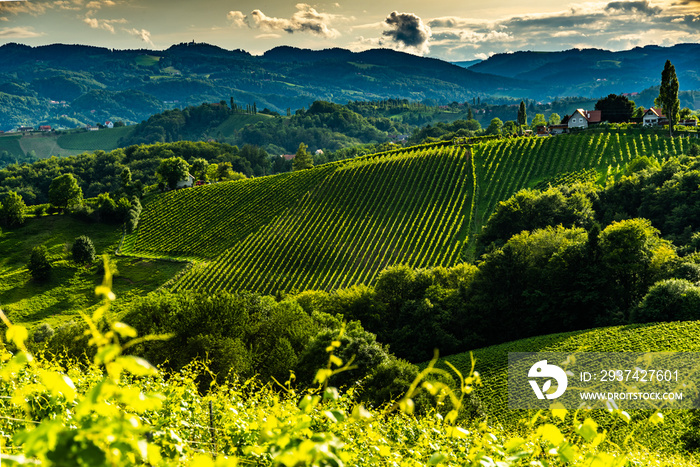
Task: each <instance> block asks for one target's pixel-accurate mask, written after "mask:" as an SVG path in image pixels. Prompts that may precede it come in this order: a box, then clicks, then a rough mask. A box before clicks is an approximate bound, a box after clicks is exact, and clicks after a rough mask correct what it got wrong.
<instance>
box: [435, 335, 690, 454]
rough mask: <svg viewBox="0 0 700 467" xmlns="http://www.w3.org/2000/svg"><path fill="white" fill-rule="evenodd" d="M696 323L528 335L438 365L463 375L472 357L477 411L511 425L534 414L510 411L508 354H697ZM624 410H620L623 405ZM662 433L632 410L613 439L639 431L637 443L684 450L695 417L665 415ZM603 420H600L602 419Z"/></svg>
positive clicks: (679, 413)
mask: <svg viewBox="0 0 700 467" xmlns="http://www.w3.org/2000/svg"><path fill="white" fill-rule="evenodd" d="M698 333H700V321H685V322H670V323H658V324H656V323H655V324H647V325H627V326H615V327H606V328H598V329H592V330H587V331H577V332H570V333H561V334H551V335H546V336H538V337H532V338H529V339H522V340H518V341H514V342H508V343H505V344H499V345H494V346H491V347H486V348H483V349H477V350H474V351H473V352H472V353H470V352H466V353H462V354H457V355H451V356H447V357H444V358H443V359H441V360H440V361H439V362H438V364H437V366H438V367H441V368H444V369H446V370H449V368H448V367H447V365H445V364H444V362H445V361H447V362H450V363H451V364H452V365H454V366H455V367H456V368H457V369H458V370H459V371H460V372H462V373H463V374H469V371H470V370H471V357H472V355H473V357H474V358H475V360H476V364H475V369H476V371H478V372H479V373H480V375H481V379H482V382H483V386H482V387H480V388H479V389H478V390H477V397H478V401H479V407H480V409H481V410H483V411H484V412H485V414H486V415H487V416H488V417H489V419H491V420H492V421H494V422H497V423H500V424H504V425H506V426H514V425H518V424H520V423H521V421H522V420H523V419H525V418H528V414H530V416H532V415H534V412H535V411H524V410H509V409H508V373H507V372H508V353H509V352H663V351H673V352H700V341H698V339H697V336H698ZM621 407H622V409H623V410H624V406H621ZM663 413H664V415H665V423H664V428H663V430H659V429H652V427H649V426H646V425H645V424H644V423H643V422H644V421H645V420H646V417H648V415H649V413H648V411H647V412H644V413H640V411H630V414H631V415H632V416H633V423H632V425H630V429H629V430H628V429H627V427H625V426H624V424H622V425H623V426H618V427H617V429H616V436H618V437H619V436H625V435H626V434H627V433H630V432H631V430H632V429H634V430H637V433H636V434H635V436H636V438H635V439H637V440H639V441H642V440H643V442H644V443H645V444H646V445H647V446H648V447H651V446H655V447H656V448H658V449H664V450H670V451H673V452H682V451H683V449H682V446H683V444H684V441H683V435H684V434H686V433H687V432H689V431H691V430H693V428H692V425H691V426H690V427H689V424H692V423H693V421H694V420H695V417H696V416H695V414H693V413H692V412H691V411H681V410H671V411H666V410H664V411H663ZM603 418H604V417H603Z"/></svg>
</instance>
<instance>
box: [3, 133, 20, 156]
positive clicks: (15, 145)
mask: <svg viewBox="0 0 700 467" xmlns="http://www.w3.org/2000/svg"><path fill="white" fill-rule="evenodd" d="M21 138H22V136H21V135H11V136H0V152H2V151H7V152H9V153H10V154H17V155H19V154H24V151H23V150H22V146H20V144H19V141H20V139H21Z"/></svg>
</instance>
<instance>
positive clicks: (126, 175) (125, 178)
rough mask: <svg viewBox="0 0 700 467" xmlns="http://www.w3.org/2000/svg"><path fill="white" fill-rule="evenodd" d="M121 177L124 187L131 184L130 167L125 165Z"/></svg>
mask: <svg viewBox="0 0 700 467" xmlns="http://www.w3.org/2000/svg"><path fill="white" fill-rule="evenodd" d="M119 177H120V178H121V182H122V188H126V187H128V186H129V185H131V169H130V168H129V167H124V169H122V173H121V174H120V175H119Z"/></svg>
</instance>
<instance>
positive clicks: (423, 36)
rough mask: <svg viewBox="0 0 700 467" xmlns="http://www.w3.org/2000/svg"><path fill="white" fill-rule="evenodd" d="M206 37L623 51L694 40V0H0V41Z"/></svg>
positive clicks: (114, 43) (239, 44)
mask: <svg viewBox="0 0 700 467" xmlns="http://www.w3.org/2000/svg"><path fill="white" fill-rule="evenodd" d="M191 41H196V42H207V43H210V44H214V45H217V46H220V47H223V48H225V49H229V50H230V49H243V50H247V51H249V52H251V53H253V54H261V53H263V52H265V51H266V50H269V49H271V48H273V47H277V46H280V45H291V46H295V47H302V48H309V49H324V48H330V47H342V48H346V49H350V50H353V51H360V50H366V49H370V48H378V47H384V48H392V49H396V50H401V51H405V52H409V53H413V54H416V55H423V56H428V57H435V58H440V59H443V60H449V61H462V60H474V59H485V58H488V57H489V56H491V55H493V54H495V53H502V52H515V51H519V50H537V51H556V50H566V49H571V48H591V47H595V48H602V49H608V50H625V49H630V48H633V47H636V46H645V45H651V44H654V45H662V46H670V45H674V44H678V43H686V42H700V0H664V1H647V0H643V1H639V0H620V1H616V0H614V1H602V2H595V1H594V2H587V1H581V2H574V3H568V2H566V0H563V1H554V0H541V1H538V2H522V0H488V1H484V0H480V1H478V2H477V1H473V0H450V1H443V0H433V1H425V0H420V1H418V0H403V1H401V2H391V1H385V2H378V1H369V0H352V1H347V0H339V1H338V2H321V3H296V2H285V1H281V0H266V1H265V2H261V1H260V0H243V1H232V0H209V1H197V0H192V1H186V2H185V1H179V0H0V44H4V43H8V42H18V43H22V44H27V45H33V46H36V45H45V44H54V43H64V44H87V45H95V46H102V47H108V48H115V49H141V48H145V49H159V50H160V49H166V48H168V47H170V46H171V45H173V44H177V43H181V42H191Z"/></svg>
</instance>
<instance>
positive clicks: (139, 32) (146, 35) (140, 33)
mask: <svg viewBox="0 0 700 467" xmlns="http://www.w3.org/2000/svg"><path fill="white" fill-rule="evenodd" d="M124 32H127V33H129V34H131V35H132V36H135V37H138V38H139V39H141V40H142V41H144V42H145V43H146V44H148V45H150V46H151V47H155V45H154V44H153V41H152V40H151V33H150V32H149V31H146V30H145V29H135V28H134V29H126V28H124Z"/></svg>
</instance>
